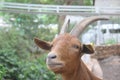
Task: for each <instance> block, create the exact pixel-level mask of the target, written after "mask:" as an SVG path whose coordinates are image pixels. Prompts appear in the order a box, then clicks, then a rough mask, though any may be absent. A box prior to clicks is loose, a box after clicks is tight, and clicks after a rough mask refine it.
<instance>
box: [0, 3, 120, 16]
mask: <svg viewBox="0 0 120 80" xmlns="http://www.w3.org/2000/svg"><path fill="white" fill-rule="evenodd" d="M0 5H1V6H0V11H2V12H10V13H18V12H19V13H26V14H54V15H84V16H85V15H86V16H88V15H111V16H118V15H120V7H95V6H64V5H43V4H22V3H8V2H1V3H0ZM97 9H99V13H97V12H96V10H97Z"/></svg>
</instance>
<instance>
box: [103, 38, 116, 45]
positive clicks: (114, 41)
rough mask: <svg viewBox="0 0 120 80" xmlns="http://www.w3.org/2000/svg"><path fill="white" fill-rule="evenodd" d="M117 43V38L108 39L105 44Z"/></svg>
mask: <svg viewBox="0 0 120 80" xmlns="http://www.w3.org/2000/svg"><path fill="white" fill-rule="evenodd" d="M115 43H117V41H116V40H115V39H108V40H106V41H105V44H107V45H111V44H115Z"/></svg>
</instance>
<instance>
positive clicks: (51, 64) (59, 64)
mask: <svg viewBox="0 0 120 80" xmlns="http://www.w3.org/2000/svg"><path fill="white" fill-rule="evenodd" d="M47 65H48V66H50V67H54V66H63V64H62V63H48V64H47Z"/></svg>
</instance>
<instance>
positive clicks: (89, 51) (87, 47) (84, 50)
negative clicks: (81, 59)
mask: <svg viewBox="0 0 120 80" xmlns="http://www.w3.org/2000/svg"><path fill="white" fill-rule="evenodd" d="M82 53H86V54H92V53H94V48H93V46H92V45H91V44H83V46H82Z"/></svg>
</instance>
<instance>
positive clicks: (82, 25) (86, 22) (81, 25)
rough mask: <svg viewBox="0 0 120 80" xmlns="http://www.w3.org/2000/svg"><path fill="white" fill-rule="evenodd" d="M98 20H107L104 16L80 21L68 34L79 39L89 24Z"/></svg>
mask: <svg viewBox="0 0 120 80" xmlns="http://www.w3.org/2000/svg"><path fill="white" fill-rule="evenodd" d="M98 20H109V18H108V17H105V16H92V17H88V18H86V19H84V20H82V21H81V22H80V23H78V24H77V25H76V26H75V27H74V28H73V29H72V30H71V32H70V34H72V35H74V36H76V37H79V35H80V34H81V33H82V32H83V31H84V29H85V28H86V27H87V26H88V25H89V24H91V23H93V22H95V21H98Z"/></svg>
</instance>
